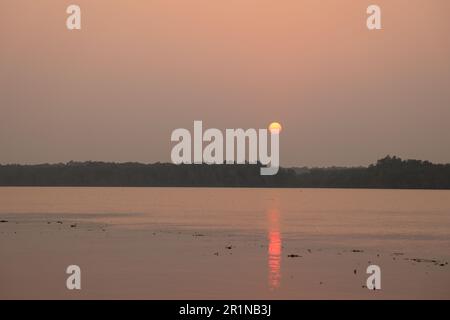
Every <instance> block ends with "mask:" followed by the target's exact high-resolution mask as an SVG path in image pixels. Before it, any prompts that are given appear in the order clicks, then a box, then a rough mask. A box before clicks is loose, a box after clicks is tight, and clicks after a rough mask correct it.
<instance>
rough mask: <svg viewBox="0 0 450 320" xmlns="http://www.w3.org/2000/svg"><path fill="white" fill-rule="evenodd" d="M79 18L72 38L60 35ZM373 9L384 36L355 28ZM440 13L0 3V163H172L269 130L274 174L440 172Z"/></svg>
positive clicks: (163, 3)
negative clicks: (209, 134) (189, 138)
mask: <svg viewBox="0 0 450 320" xmlns="http://www.w3.org/2000/svg"><path fill="white" fill-rule="evenodd" d="M73 3H76V4H78V5H80V6H81V8H82V30H81V31H68V30H67V29H66V27H65V19H66V17H67V14H66V13H65V10H66V7H67V6H68V5H70V4H73ZM374 3H375V4H378V5H380V6H381V8H382V14H383V15H382V24H383V30H382V31H374V32H370V31H368V30H367V28H366V25H365V23H366V22H365V20H366V13H365V11H366V8H367V6H368V5H369V4H374ZM449 13H450V2H449V1H448V0H429V1H424V0H372V1H365V0H324V1H317V0H279V1H274V0H271V1H268V0H226V1H225V0H217V1H211V0H178V1H170V0H154V1H140V0H127V1H125V0H120V1H119V0H96V1H88V0H74V1H65V0H52V1H50V0H40V1H31V0H29V1H25V0H3V1H2V2H1V4H0V47H1V50H0V114H1V117H0V163H11V162H14V163H16V162H19V163H39V162H59V161H69V160H105V161H142V162H155V161H170V150H171V146H172V145H171V142H170V133H171V132H172V130H173V129H176V128H180V127H187V128H191V127H192V125H193V121H194V120H203V123H204V126H205V127H216V128H219V129H225V128H237V127H242V128H265V127H266V126H267V125H268V124H269V123H270V122H272V121H279V122H280V123H281V124H282V125H283V132H282V136H281V158H280V159H281V163H282V164H283V165H310V166H311V165H312V166H316V165H317V166H323V165H365V164H368V163H371V162H373V161H374V160H376V159H378V158H380V157H383V156H384V155H386V154H396V155H399V156H402V157H406V158H420V159H428V160H432V161H435V162H450V148H449V147H448V146H449V145H450V58H449V57H450V35H449V30H450V20H449V19H448V14H449Z"/></svg>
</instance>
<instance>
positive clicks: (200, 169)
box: [0, 156, 450, 189]
mask: <svg viewBox="0 0 450 320" xmlns="http://www.w3.org/2000/svg"><path fill="white" fill-rule="evenodd" d="M260 167H261V165H249V164H239V165H238V164H235V165H207V164H201V165H195V164H192V165H191V164H189V165H174V164H168V163H154V164H142V163H132V162H129V163H110V162H91V161H89V162H68V163H64V164H40V165H0V186H92V187H94V186H98V187H100V186H105V187H106V186H108V187H119V186H120V187H262V188H264V187H274V188H283V187H284V188H393V189H400V188H402V189H450V164H433V163H431V162H428V161H420V160H402V159H400V158H398V157H395V156H394V157H390V156H387V157H385V158H383V159H381V160H378V161H377V163H376V164H373V165H370V166H369V167H354V168H337V167H331V168H280V171H279V172H278V174H277V175H275V176H261V175H260Z"/></svg>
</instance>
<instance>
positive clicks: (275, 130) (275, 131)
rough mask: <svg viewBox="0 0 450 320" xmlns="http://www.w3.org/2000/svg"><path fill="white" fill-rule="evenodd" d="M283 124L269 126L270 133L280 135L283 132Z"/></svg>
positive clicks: (273, 123) (275, 123) (276, 123)
mask: <svg viewBox="0 0 450 320" xmlns="http://www.w3.org/2000/svg"><path fill="white" fill-rule="evenodd" d="M281 129H282V128H281V124H279V123H278V122H272V123H271V124H270V125H269V131H270V133H273V134H278V133H280V132H281Z"/></svg>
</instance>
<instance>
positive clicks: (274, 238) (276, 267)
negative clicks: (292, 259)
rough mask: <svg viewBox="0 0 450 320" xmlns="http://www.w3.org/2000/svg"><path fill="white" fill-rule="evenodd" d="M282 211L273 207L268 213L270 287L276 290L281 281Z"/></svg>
mask: <svg viewBox="0 0 450 320" xmlns="http://www.w3.org/2000/svg"><path fill="white" fill-rule="evenodd" d="M279 218H280V212H279V211H278V209H271V210H269V213H268V220H269V232H268V238H269V246H268V264H269V287H270V289H272V290H274V289H277V288H279V287H280V282H281V233H280V224H279Z"/></svg>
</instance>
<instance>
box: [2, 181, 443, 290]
mask: <svg viewBox="0 0 450 320" xmlns="http://www.w3.org/2000/svg"><path fill="white" fill-rule="evenodd" d="M0 218H2V219H13V220H14V219H16V220H17V219H19V220H17V221H20V222H21V223H22V222H23V223H26V222H27V221H28V222H30V223H32V222H36V223H38V222H42V221H47V220H52V221H53V220H54V219H62V220H70V221H72V220H76V221H81V222H83V221H84V222H89V223H94V224H95V223H99V224H107V225H108V226H112V228H114V230H121V231H119V232H124V233H123V234H122V233H119V234H120V241H121V243H120V245H124V243H127V242H126V241H128V240H129V239H132V241H131V243H132V244H130V245H129V246H130V248H132V250H129V251H130V253H127V254H126V259H132V258H136V259H137V258H138V257H139V259H141V260H142V261H147V260H145V259H144V258H142V256H141V255H142V254H141V253H139V254H138V253H137V252H139V251H138V250H137V249H136V247H137V243H138V241H140V242H139V248H141V246H145V245H146V242H148V241H150V240H148V239H147V238H142V239H140V238H139V239H140V240H139V239H137V237H138V236H137V235H138V234H139V235H140V234H141V233H140V232H145V231H146V230H147V231H148V230H151V231H163V230H166V231H168V232H174V231H177V230H178V232H180V233H181V234H183V232H190V233H189V235H190V238H186V239H187V240H182V241H181V240H180V241H179V242H177V241H176V239H175V238H173V237H172V238H167V239H166V238H165V240H164V241H165V245H166V246H167V248H166V249H164V248H165V247H164V245H161V244H160V245H158V250H163V251H166V252H173V253H174V252H176V253H179V252H181V251H185V250H187V251H188V252H191V253H192V254H191V255H195V254H196V252H197V251H198V250H203V249H205V248H206V247H207V246H208V245H210V246H211V245H212V244H213V243H219V242H220V241H222V240H223V239H225V240H224V241H228V242H230V241H229V240H228V239H232V242H234V243H238V244H239V245H238V246H239V247H240V249H241V250H242V251H241V254H242V255H240V258H239V261H238V262H236V263H238V264H240V266H241V268H242V269H243V270H246V269H248V270H249V272H251V270H252V268H255V266H254V264H255V262H254V261H253V260H254V259H259V258H260V255H261V252H260V251H258V249H256V248H257V247H256V246H255V248H253V247H251V246H252V245H253V244H255V243H259V242H258V241H261V243H262V244H261V246H264V248H266V249H265V250H264V252H262V253H263V254H264V255H265V260H266V262H264V265H263V266H261V262H258V264H259V268H262V269H266V270H267V273H266V277H265V278H266V280H265V284H267V289H268V292H269V291H272V292H273V291H276V290H279V291H280V292H281V293H284V295H282V296H281V297H284V298H286V297H288V298H290V297H292V296H291V295H290V293H289V292H291V293H292V291H286V290H287V289H286V288H289V285H288V284H286V281H285V282H284V285H283V281H282V279H283V274H284V275H286V274H289V272H291V273H292V274H294V271H295V269H293V268H294V267H293V266H292V264H291V262H290V261H292V259H291V260H288V262H283V261H286V259H287V258H286V254H288V253H289V252H290V251H288V250H291V252H297V251H298V252H306V251H305V250H306V249H308V252H310V251H311V250H315V251H316V252H319V251H322V250H324V251H325V252H333V254H335V253H336V254H339V255H340V254H341V253H343V252H348V251H351V250H353V249H363V250H365V251H369V252H372V253H374V252H383V253H386V254H388V253H389V254H393V253H395V252H401V253H402V254H405V255H408V254H409V255H411V257H417V256H421V257H422V256H425V257H430V256H432V257H438V258H446V257H448V255H449V252H450V191H427V190H362V189H361V190H350V189H224V188H196V189H194V188H0ZM14 221H15V220H14ZM45 230H46V229H45ZM45 230H44V231H45ZM68 232H69V231H68ZM67 234H69V233H67ZM191 234H194V235H196V234H197V235H202V236H203V235H206V236H208V237H210V238H209V239H208V240H207V241H209V242H210V244H204V245H203V244H201V245H200V244H199V243H200V242H193V243H192V245H190V247H189V249H186V243H191V242H189V241H194V240H192V239H193V238H195V237H191ZM145 235H147V233H145ZM217 236H218V237H219V238H217ZM25 237H26V235H25ZM33 237H34V238H36V236H33ZM55 237H56V235H55ZM57 237H63V239H64V237H67V235H65V234H64V233H62V234H61V235H58V236H57ZM214 237H216V238H214ZM220 237H222V238H220ZM227 237H228V238H227ZM24 239H26V238H24ZM58 239H60V238H58ZM96 239H97V238H95V237H94V238H93V240H92V239H91V240H90V241H91V243H96V241H98V243H102V245H104V247H102V250H103V251H102V252H108V250H109V249H108V245H109V244H110V243H111V244H112V243H115V245H117V243H119V242H118V241H119V240H118V238H114V237H112V238H111V239H110V240H107V239H106V238H105V239H103V238H102V239H101V240H96ZM177 239H178V238H177ZM218 239H219V240H218ZM24 241H25V240H24ZM77 241H79V240H77ZM86 241H87V240H86ZM92 241H93V242H92ZM102 241H103V242H102ZM78 243H80V245H81V243H82V242H80V241H79V242H77V244H78ZM224 243H225V242H224ZM83 245H84V244H83ZM151 245H152V244H150V243H148V246H151ZM50 246H55V244H50ZM218 246H221V249H223V247H222V246H223V245H222V243H221V242H220V244H219V245H218ZM0 249H1V247H0ZM16 249H17V251H23V250H24V248H21V247H18V248H16ZM8 250H9V249H8ZM11 250H13V249H11ZM55 250H58V249H57V248H56V247H55ZM80 250H81V249H80ZM143 250H145V247H144V249H143ZM189 250H191V251H189ZM205 250H206V249H205ZM208 250H209V247H208ZM211 250H212V249H211ZM230 250H231V249H230ZM295 250H297V251H295ZM330 250H331V251H330ZM224 251H225V252H227V251H226V250H224ZM230 252H231V251H230ZM234 252H237V253H236V254H237V255H239V254H240V253H239V251H236V250H235V251H234ZM244 253H245V254H244ZM99 254H104V255H105V256H107V253H99ZM204 254H205V253H204V252H203V251H202V252H201V253H199V255H200V256H201V255H204ZM220 254H222V252H220ZM302 254H303V253H302ZM0 255H2V252H1V251H0ZM208 255H211V253H208ZM249 257H250V258H249ZM252 257H254V258H252ZM328 258H329V257H328ZM328 258H327V257H325V258H324V259H328ZM17 259H19V258H17ZM149 259H150V258H149ZM152 259H153V258H152ZM158 259H160V260H161V259H162V260H161V261H164V258H161V257H158ZM167 259H168V258H167ZM172 259H174V258H170V265H171V266H172V264H173V263H174V261H172ZM230 259H231V258H230ZM252 259H253V260H252ZM333 259H336V258H335V257H334V256H333ZM352 259H353V258H352ZM352 259H348V261H352V263H353V260H352ZM141 260H140V261H141ZM149 261H150V260H149ZM208 261H209V260H208ZM149 263H150V262H149ZM176 263H179V264H181V265H183V264H184V265H186V268H188V269H189V268H190V266H191V267H192V269H193V270H192V273H193V274H192V275H191V276H193V277H194V278H195V276H196V274H197V273H198V274H197V275H198V276H199V275H200V274H204V273H205V270H201V268H200V269H199V267H198V266H194V264H195V261H194V262H193V261H190V260H189V258H186V257H185V258H184V260H182V261H179V262H176ZM208 263H209V262H208ZM211 263H214V262H211ZM315 263H317V262H315ZM346 263H347V262H346ZM337 264H338V265H339V263H337ZM358 264H359V262H358ZM125 265H126V264H125ZM168 265H169V263H168ZM168 265H164V262H161V270H163V269H164V268H169V269H170V267H168ZM144 267H145V263H144V265H143V268H144ZM311 267H312V268H313V270H314V268H315V266H314V265H313V264H312V265H311ZM133 268H134V266H133ZM152 268H154V265H153V264H152ZM219 269H220V267H219ZM256 270H258V269H256ZM178 271H179V270H178ZM208 272H212V271H208ZM255 272H256V273H257V271H255ZM318 272H319V271H318ZM173 275H175V271H174V273H173ZM211 276H212V275H211ZM248 278H249V279H251V277H248ZM445 279H448V272H447V273H446V276H445ZM248 281H250V280H248ZM305 281H306V280H305ZM244 282H245V280H244ZM153 285H154V284H153ZM222 285H223V286H224V288H226V285H225V284H222ZM249 287H251V286H250V284H249ZM253 287H254V285H253ZM447 287H448V288H449V290H450V283H448V286H447ZM163 288H166V287H164V284H161V290H162V291H161V290H160V292H164V290H163ZM199 288H200V289H199V290H200V291H199V292H197V294H198V295H190V296H189V297H194V298H195V297H198V296H202V295H201V294H202V293H204V292H209V293H211V294H214V293H216V294H217V292H215V291H214V290H213V289H211V288H206V287H205V288H203V289H201V288H202V287H201V286H200V287H199ZM445 288H446V287H445V286H444V289H445ZM189 290H190V289H189ZM201 290H203V291H201ZM223 290H225V292H228V293H229V294H231V296H232V297H236V296H235V295H234V296H233V294H235V293H234V291H233V290H234V289H230V288H228V289H223ZM283 290H284V291H283ZM292 290H293V289H292ZM341 291H342V290H341ZM130 292H131V293H133V290H131V291H130ZM189 292H190V291H189ZM398 292H402V290H399V291H398ZM134 294H136V292H134ZM444 294H447V291H444ZM94 296H95V295H94ZM167 297H173V295H168V296H167ZM181 297H185V296H181ZM218 297H222V296H220V295H218ZM243 297H247V296H243ZM251 297H253V296H251ZM331 297H334V296H331Z"/></svg>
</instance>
